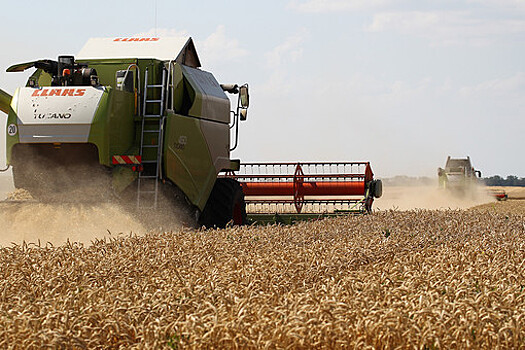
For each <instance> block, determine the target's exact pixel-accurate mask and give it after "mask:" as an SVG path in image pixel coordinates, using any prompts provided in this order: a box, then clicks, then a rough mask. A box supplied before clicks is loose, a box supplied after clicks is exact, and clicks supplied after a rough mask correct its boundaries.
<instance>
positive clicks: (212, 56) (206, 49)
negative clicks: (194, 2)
mask: <svg viewBox="0 0 525 350" xmlns="http://www.w3.org/2000/svg"><path fill="white" fill-rule="evenodd" d="M134 36H146V37H147V36H159V37H176V38H183V39H187V38H189V37H190V35H189V34H188V32H187V31H186V30H178V29H172V28H156V29H154V28H152V29H150V30H148V31H147V32H142V33H138V34H135V35H134ZM193 39H194V40H195V45H196V46H197V52H198V54H199V56H200V57H201V58H203V57H204V58H205V59H204V60H205V61H206V62H207V64H208V65H209V64H212V63H222V62H228V61H235V60H238V59H239V58H241V57H243V56H245V55H247V54H248V50H246V49H243V48H241V47H240V45H239V41H238V40H237V39H232V38H228V37H227V36H226V28H225V26H223V25H220V26H218V27H217V28H216V29H215V31H214V32H213V33H211V34H210V35H209V36H208V37H207V38H206V39H204V40H199V39H198V38H193Z"/></svg>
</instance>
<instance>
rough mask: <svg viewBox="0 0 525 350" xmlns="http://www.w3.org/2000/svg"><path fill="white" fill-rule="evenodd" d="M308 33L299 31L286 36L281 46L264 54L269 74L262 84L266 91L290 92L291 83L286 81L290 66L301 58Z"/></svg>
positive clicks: (302, 30) (304, 30)
mask: <svg viewBox="0 0 525 350" xmlns="http://www.w3.org/2000/svg"><path fill="white" fill-rule="evenodd" d="M308 35H309V34H308V31H307V30H306V29H304V28H303V29H301V30H300V31H299V32H298V33H296V34H294V35H290V36H288V37H287V38H286V39H285V40H284V41H283V42H282V43H281V44H279V45H277V46H275V47H274V48H273V49H272V50H271V51H269V52H267V53H266V54H265V59H266V66H267V67H268V69H269V71H270V72H271V73H270V75H269V76H268V80H267V82H266V83H265V84H264V90H266V91H279V92H280V93H286V92H288V91H290V89H291V87H292V83H291V82H290V80H289V79H288V77H287V76H288V72H289V71H290V70H291V69H289V66H290V65H293V64H295V63H297V62H298V61H299V60H300V59H301V58H302V56H303V46H302V45H303V43H304V42H305V40H306V39H307V37H308Z"/></svg>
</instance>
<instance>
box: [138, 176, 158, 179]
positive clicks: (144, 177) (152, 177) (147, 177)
mask: <svg viewBox="0 0 525 350" xmlns="http://www.w3.org/2000/svg"><path fill="white" fill-rule="evenodd" d="M156 178H157V176H155V175H139V179H156Z"/></svg>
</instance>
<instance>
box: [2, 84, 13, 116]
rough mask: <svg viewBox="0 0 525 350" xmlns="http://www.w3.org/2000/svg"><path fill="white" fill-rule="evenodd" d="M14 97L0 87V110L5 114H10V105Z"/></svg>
mask: <svg viewBox="0 0 525 350" xmlns="http://www.w3.org/2000/svg"><path fill="white" fill-rule="evenodd" d="M12 98H13V96H11V95H9V94H8V93H7V92H5V91H4V90H2V89H0V111H2V112H4V113H5V114H9V108H10V107H9V106H10V105H11V99H12Z"/></svg>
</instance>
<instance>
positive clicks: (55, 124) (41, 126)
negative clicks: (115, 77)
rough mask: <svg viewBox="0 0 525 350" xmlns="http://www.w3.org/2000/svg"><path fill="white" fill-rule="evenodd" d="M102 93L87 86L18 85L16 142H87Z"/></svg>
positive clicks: (101, 90) (100, 90)
mask: <svg viewBox="0 0 525 350" xmlns="http://www.w3.org/2000/svg"><path fill="white" fill-rule="evenodd" d="M103 93H104V89H103V88H94V87H91V86H82V87H59V86H57V87H55V86H53V87H44V88H41V89H33V88H20V89H19V90H18V96H17V97H18V98H17V103H18V106H17V112H18V132H19V137H20V142H21V143H40V142H87V141H88V138H89V132H90V130H91V123H92V122H93V118H94V117H95V112H96V110H97V108H98V105H99V103H100V100H101V97H102V94H103Z"/></svg>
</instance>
